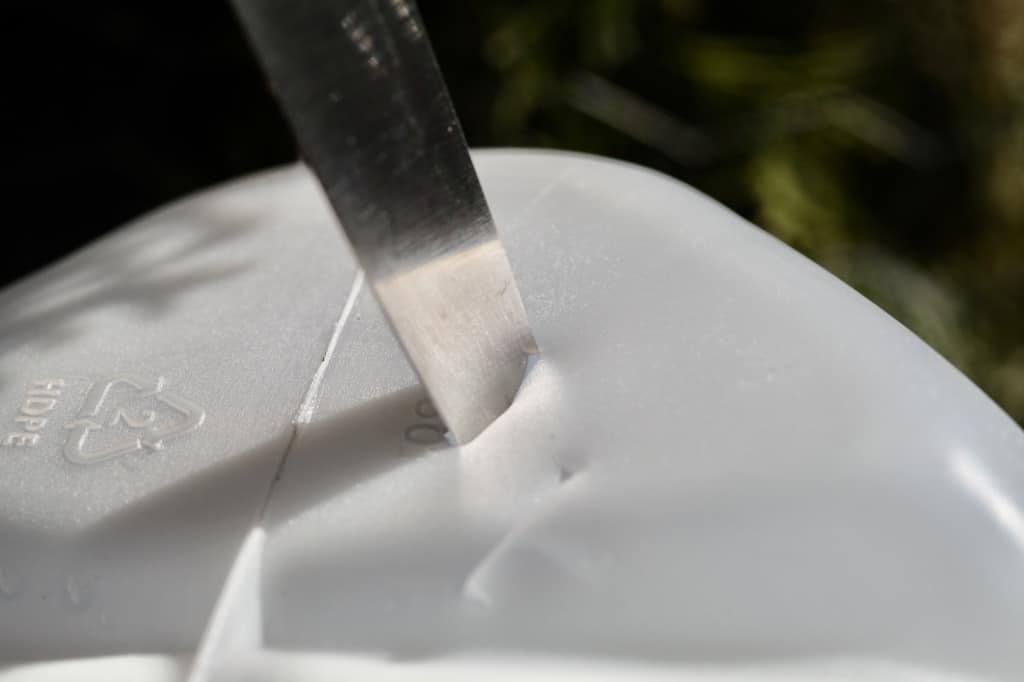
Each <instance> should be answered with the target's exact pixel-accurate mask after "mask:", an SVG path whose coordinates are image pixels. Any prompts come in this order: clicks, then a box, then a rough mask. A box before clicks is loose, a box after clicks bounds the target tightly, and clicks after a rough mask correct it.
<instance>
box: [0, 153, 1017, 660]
mask: <svg viewBox="0 0 1024 682" xmlns="http://www.w3.org/2000/svg"><path fill="white" fill-rule="evenodd" d="M476 162H477V166H478V170H479V173H480V175H481V179H482V181H483V183H484V188H485V191H486V192H487V195H488V198H489V200H490V202H491V205H492V209H493V212H494V214H495V216H496V219H497V221H498V225H499V228H500V229H501V231H502V235H503V238H504V240H505V242H506V244H507V246H508V249H509V253H510V256H511V259H512V262H513V267H514V269H515V271H516V273H517V277H518V279H519V283H520V287H521V289H522V291H523V295H524V299H525V303H526V306H527V309H528V311H529V314H530V318H531V321H532V323H533V326H534V331H535V333H536V336H537V339H538V342H539V343H540V345H541V348H542V350H543V356H542V358H541V360H540V362H539V363H538V364H537V365H536V366H535V367H534V368H533V370H532V371H531V373H530V375H529V376H528V378H527V382H526V384H525V385H524V387H523V388H522V390H521V392H520V395H519V397H518V398H517V399H516V402H515V403H514V404H513V406H512V408H511V409H510V410H509V412H508V413H507V414H506V415H504V416H503V417H502V418H501V419H499V420H498V422H496V423H495V424H494V425H493V426H492V427H491V428H490V429H488V430H487V431H485V432H484V433H483V434H482V435H481V436H480V437H479V438H477V439H476V440H475V441H473V442H472V443H471V444H469V445H468V446H466V447H463V448H461V449H455V448H450V447H448V446H447V444H446V442H445V441H444V440H443V437H442V435H441V434H442V433H443V427H442V426H441V425H440V423H439V422H438V421H437V419H436V416H435V415H434V413H433V411H432V410H431V408H430V406H429V404H427V403H426V402H425V401H424V400H423V394H422V391H421V390H420V389H419V387H418V386H417V384H416V381H415V379H414V377H413V375H412V373H411V372H410V371H409V369H408V367H407V365H406V363H405V361H404V359H403V358H402V356H401V353H400V351H399V349H398V347H397V345H396V344H395V342H394V340H393V339H392V337H391V335H390V332H389V331H388V328H387V325H386V324H385V323H384V321H383V319H382V317H381V315H380V312H379V310H378V309H377V307H376V305H375V304H374V302H373V300H372V298H371V297H370V296H369V294H368V291H366V289H365V287H363V286H362V280H361V277H360V276H359V274H358V273H357V272H355V270H354V267H353V266H352V261H351V258H350V257H349V255H348V253H347V251H346V248H345V246H344V245H343V243H342V240H341V239H340V237H339V236H337V234H336V229H335V228H334V226H333V225H332V223H331V219H330V217H329V212H328V209H327V207H326V205H325V203H324V202H323V199H322V197H321V196H320V195H319V193H318V192H317V191H316V189H315V186H314V183H313V181H312V180H311V178H310V177H309V176H308V175H307V173H306V171H304V170H303V169H300V168H293V169H288V170H284V171H279V172H276V173H271V174H267V175H264V176H260V177H257V178H254V179H250V180H246V181H243V182H240V183H237V184H234V185H231V186H229V187H225V188H223V189H220V190H217V191H214V192H212V193H208V194H205V195H202V196H199V197H197V198H195V199H192V200H189V201H186V202H184V203H182V204H178V205H176V206H174V207H171V208H170V209H167V210H165V211H161V212H160V213H158V214H155V215H153V216H150V217H149V218H146V219H144V220H143V221H141V222H140V223H138V224H137V225H134V226H132V227H130V228H128V229H127V230H125V231H123V232H120V233H117V234H115V235H113V236H111V237H109V238H108V239H106V240H104V241H103V242H100V243H98V244H97V245H95V246H94V247H92V248H91V249H89V250H87V251H86V252H83V253H82V254H79V255H78V256H76V257H74V258H72V259H70V260H69V261H67V262H65V263H63V264H61V265H59V266H58V267H56V268H54V269H51V270H49V271H47V272H44V273H41V274H40V275H39V276H38V277H36V278H34V279H32V280H29V281H27V282H25V283H23V284H21V285H20V286H19V287H17V288H15V289H13V290H10V291H8V292H6V293H5V294H4V295H3V297H2V298H0V313H2V316H3V320H4V332H5V333H4V337H3V341H2V344H3V345H2V346H0V407H3V410H5V411H4V412H3V414H2V415H0V416H2V417H3V418H4V419H5V423H4V426H5V428H6V429H7V430H6V432H5V433H4V438H9V439H10V443H8V444H5V445H0V658H2V659H6V660H10V661H29V660H36V661H41V660H45V659H54V658H66V657H71V656H113V655H116V654H127V653H130V654H147V655H149V657H148V658H147V657H136V658H132V659H122V658H116V659H115V658H110V659H97V660H93V661H90V662H89V663H88V666H91V667H89V668H88V671H102V670H103V669H104V668H103V664H104V662H109V663H110V665H111V666H115V665H120V666H121V668H119V669H118V670H127V671H129V672H126V673H124V675H125V676H126V677H125V679H128V677H127V676H128V675H129V674H130V675H131V679H135V680H143V679H154V680H164V679H176V677H174V676H178V677H187V676H191V679H193V680H203V679H239V680H242V679H245V680H253V679H258V680H285V679H288V680H294V679H302V678H303V676H305V677H308V679H336V676H338V675H343V674H349V675H355V676H358V677H359V678H360V679H396V678H403V679H404V678H408V679H424V678H428V677H429V676H431V675H434V676H436V678H437V679H458V678H459V676H460V675H462V676H464V677H465V678H466V679H470V676H474V678H477V679H478V678H479V675H483V674H488V675H497V674H505V675H508V676H517V677H518V676H521V675H522V674H524V672H525V671H529V673H530V674H536V675H543V674H550V675H551V676H552V678H556V679H576V678H580V679H591V678H594V677H597V676H601V675H605V676H607V675H611V676H615V677H623V678H629V679H636V678H637V676H639V675H646V676H649V677H650V678H651V679H663V678H664V679H707V680H726V679H729V680H748V679H773V680H774V679H794V680H795V679H844V680H845V679H901V680H902V679H914V676H919V677H920V678H921V679H926V678H927V679H933V678H935V677H936V676H939V675H943V676H945V678H948V679H1000V680H1002V679H1005V680H1013V679H1019V678H1020V677H1021V676H1024V647H1022V646H1021V645H1020V642H1021V641H1024V578H1022V576H1024V512H1022V509H1021V504H1022V501H1024V434H1022V433H1021V431H1020V429H1018V428H1017V426H1016V425H1014V424H1013V423H1012V422H1011V421H1010V420H1009V418H1008V417H1006V416H1005V415H1004V414H1003V413H1002V412H1001V411H1000V410H999V409H998V408H997V407H996V406H995V405H994V404H992V403H991V401H989V400H988V399H987V398H986V397H985V396H984V395H983V394H981V392H980V391H978V390H977V389H976V388H975V387H974V386H973V385H972V384H971V383H970V382H968V381H967V380H966V379H965V378H964V377H963V376H962V375H961V374H959V373H958V372H957V371H956V370H954V369H953V368H952V367H950V366H949V365H948V364H947V363H946V362H945V361H943V360H942V359H941V358H939V357H938V356H937V355H936V354H935V353H934V352H932V351H931V350H930V349H929V348H927V347H926V346H925V345H924V344H923V343H921V341H919V340H918V339H917V338H915V337H914V336H913V335H911V334H910V333H909V332H907V331H906V330H905V329H904V328H902V327H901V326H900V325H899V324H897V323H896V322H894V321H893V320H892V319H890V318H889V317H887V316H886V315H885V314H884V313H882V312H881V311H879V310H878V309H877V308H875V307H874V306H873V305H871V304H870V303H868V302H867V301H866V300H864V299H863V298H861V297H860V296H859V295H858V294H856V293H855V292H853V291H852V290H850V289H849V288H847V287H846V286H845V285H843V284H842V283H840V282H838V281H837V280H835V279H834V278H833V277H831V276H830V275H828V274H827V273H825V272H824V271H822V270H821V269H819V268H818V267H817V266H815V265H813V264H812V263H810V262H808V261H807V260H805V259H804V258H802V257H801V256H799V255H797V254H795V253H794V252H793V251H791V250H790V249H788V248H787V247H785V246H783V245H782V244H780V243H778V242H777V241H775V240H773V239H772V238H770V237H768V236H766V235H765V234H763V233H762V232H760V231H759V230H757V229H756V228H754V227H752V226H750V225H748V224H746V223H745V222H743V221H742V220H740V219H739V218H737V217H736V216H734V215H733V214H731V213H729V212H728V211H726V210H725V209H723V208H722V207H721V206H719V205H717V204H715V203H713V202H711V201H709V200H708V199H706V198H704V197H702V196H701V195H699V194H697V193H695V192H693V191H692V190H690V189H688V188H686V187H685V186H682V185H680V184H679V183H677V182H675V181H672V180H670V179H667V178H664V177H662V176H659V175H657V174H654V173H651V172H649V171H645V170H642V169H638V168H635V167H630V166H626V165H623V164H619V163H614V162H609V161H603V160H599V159H593V158H587V157H580V156H574V155H568V154H556V153H536V152H485V153H482V154H478V155H477V156H476ZM58 382H63V383H58ZM54 392H57V393H58V395H52V394H53V393H54ZM33 398H38V400H35V401H32V399H33ZM51 400H52V401H53V404H52V405H51V404H50V401H51ZM4 406H5V407H4ZM26 406H27V408H28V409H27V410H26ZM35 413H38V414H35ZM19 419H20V420H19ZM32 419H44V420H45V423H43V422H40V421H31V420H32ZM30 427H37V428H35V430H32V429H31V428H30ZM11 434H23V435H22V436H14V437H13V438H12V437H11ZM33 435H35V436H38V438H35V439H33V438H31V436H33ZM30 441H31V442H30ZM0 442H5V443H6V442H7V441H6V440H0ZM83 665H84V664H83ZM147 665H148V666H150V667H151V674H150V677H149V678H147V677H146V675H147V674H149V673H146V672H145V670H147V669H149V668H147V667H146V666H147ZM55 669H56V668H54V665H53V664H48V663H38V664H35V665H33V666H28V667H25V666H23V667H15V668H11V669H10V670H9V671H8V673H7V674H8V675H10V676H11V679H17V680H50V679H58V678H57V677H47V675H51V674H55V673H53V671H54V670H55ZM65 669H66V668H65ZM81 671H82V674H81V676H79V677H78V679H93V677H89V675H92V676H94V677H95V679H121V678H118V677H116V674H118V673H116V671H115V668H110V671H109V672H108V673H103V672H86V671H87V669H86V668H84V667H83V668H81ZM58 672H59V671H58ZM104 674H106V675H107V677H103V676H102V675H104ZM168 676H171V677H168ZM0 679H3V673H0Z"/></svg>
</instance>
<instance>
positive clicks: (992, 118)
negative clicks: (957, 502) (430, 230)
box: [421, 0, 1024, 423]
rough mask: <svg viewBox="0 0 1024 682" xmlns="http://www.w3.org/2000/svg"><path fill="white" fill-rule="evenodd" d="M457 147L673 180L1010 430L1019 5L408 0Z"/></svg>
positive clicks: (1017, 225)
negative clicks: (965, 389)
mask: <svg viewBox="0 0 1024 682" xmlns="http://www.w3.org/2000/svg"><path fill="white" fill-rule="evenodd" d="M421 6H422V9H423V11H424V14H425V17H426V19H427V22H428V26H429V28H430V29H431V33H432V35H433V38H434V42H435V45H436V47H437V49H438V56H439V59H440V61H441V65H442V68H443V69H444V71H445V73H446V75H447V78H448V81H449V85H450V87H451V89H452V94H453V97H454V99H455V102H456V106H457V107H458V109H459V111H460V114H461V116H462V118H463V123H464V125H465V127H466V131H467V136H468V137H469V139H470V141H471V143H472V144H474V145H475V146H498V145H500V146H509V145H518V146H541V147H547V146H550V147H558V148H563V149H575V150H580V151H586V152H591V153H595V154H602V155H606V156H612V157H618V158H622V159H627V160H630V161H634V162H637V163H640V164H643V165H646V166H650V167H654V168H657V169H659V170H661V171H664V172H666V173H669V174H671V175H674V176H676V177H678V178H680V179H682V180H684V181H686V182H688V183H690V184H692V185H694V186H696V187H698V188H700V189H701V190H703V191H705V192H707V193H708V194H710V195H711V196H713V197H715V198H717V199H719V200H720V201H722V202H723V203H725V204H726V205H728V206H730V207H731V208H732V209H734V210H735V211H737V212H739V213H740V214H742V215H744V216H745V217H747V218H749V219H750V220H752V221H753V222H755V223H756V224H758V225H760V226H761V227H762V228H764V229H765V230H768V231H769V232H771V233H772V234H774V235H776V236H777V237H778V238H780V239H782V240H783V241H785V242H787V243H789V244H791V245H792V246H794V247H795V248H797V249H799V250H800V251H802V252H804V253H805V254H807V255H808V256H810V257H811V258H813V259H814V260H816V261H817V262H819V263H821V264H822V265H823V266H825V267H826V268H828V269H829V270H831V271H832V272H834V273H835V274H836V275H838V276H839V277H841V278H843V279H845V280H846V281H847V282H849V283H850V284H852V285H853V286H855V287H857V288H858V289H859V290H860V291H862V292H863V293H865V294H866V295H867V296H869V297H870V298H871V299H873V300H874V301H875V302H877V303H878V304H879V305H880V306H881V307H883V308H884V309H886V310H887V311H889V312H890V313H891V314H892V315H893V316H895V317H896V318H898V319H899V320H901V321H902V322H903V323H904V324H906V325H907V326H908V327H909V328H911V329H912V330H914V331H915V332H916V333H917V334H919V335H920V336H922V337H923V338H924V339H925V340H927V341H928V342H929V343H930V344H931V345H932V346H933V347H934V348H935V349H936V350H938V351H939V352H940V353H942V354H943V355H945V356H946V357H947V358H948V359H949V360H950V361H952V362H953V363H954V364H956V365H957V366H958V367H960V368H961V369H962V370H963V371H964V372H965V373H966V374H968V375H969V376H970V377H971V378H973V379H974V380H975V381H976V382H977V383H978V384H979V385H980V386H981V387H982V388H983V389H984V390H986V391H987V392H988V393H989V394H990V395H991V396H992V397H993V398H995V399H996V400H997V401H998V402H999V403H1001V404H1002V405H1003V407H1004V408H1005V409H1006V410H1007V411H1008V412H1009V413H1010V414H1011V415H1012V416H1014V417H1015V418H1016V419H1017V420H1018V421H1020V422H1022V423H1024V2H1021V1H1020V0H974V1H973V2H963V1H962V0H863V1H861V2H856V3H852V2H846V1H845V0H817V1H811V0H790V1H788V2H784V3H783V2H750V1H749V0H635V1H630V0H586V1H584V0H517V1H513V0H490V1H488V2H481V3H467V2H456V1H454V0H452V1H451V2H443V1H440V0H435V1H433V2H430V1H428V0H422V1H421Z"/></svg>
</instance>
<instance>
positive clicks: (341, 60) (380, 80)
mask: <svg viewBox="0 0 1024 682" xmlns="http://www.w3.org/2000/svg"><path fill="white" fill-rule="evenodd" d="M233 3H234V6H235V9H236V12H237V13H238V15H239V17H240V18H241V20H242V24H243V26H244V27H245V30H246V32H247V34H248V36H249V39H250V42H251V43H252V45H253V47H254V49H255V52H256V54H257V56H258V59H259V61H260V62H261V63H262V66H263V69H264V71H265V72H266V74H267V76H268V77H269V80H270V84H271V89H272V90H273V92H274V93H275V95H276V97H277V99H278V101H279V103H280V105H281V107H282V109H283V110H284V112H285V115H286V118H287V119H288V120H289V122H290V124H291V127H292V129H293V132H294V134H295V136H296V138H297V140H298V142H299V146H300V149H301V151H302V154H303V156H304V158H305V160H306V161H307V163H308V164H309V165H310V166H311V167H312V169H313V171H314V172H315V173H316V175H317V176H318V178H319V179H320V182H321V183H322V184H323V187H324V189H325V191H326V193H327V196H328V198H329V200H330V203H331V205H332V207H333V208H334V211H335V213H336V214H337V216H338V219H339V220H340V223H341V227H342V229H343V232H344V234H345V235H346V236H347V238H348V240H349V242H350V243H351V245H352V247H353V249H354V251H355V253H356V256H357V258H358V259H359V262H360V265H361V266H362V268H363V270H364V271H365V273H366V276H367V281H368V282H369V283H370V285H371V288H372V290H373V292H374V294H375V296H376V298H377V301H378V302H379V304H380V306H381V308H382V309H383V311H384V313H385V315H386V317H387V318H388V321H389V322H390V324H391V327H392V329H393V331H394V332H395V335H396V337H397V338H398V340H399V342H400V343H401V345H402V347H403V349H404V351H405V353H406V356H407V357H408V359H409V361H410V364H411V365H412V367H413V369H414V370H415V371H416V372H417V374H418V375H419V377H420V380H421V381H422V383H423V385H424V387H425V388H426V390H427V392H428V393H429V395H430V397H431V399H432V401H433V402H434V405H435V407H436V408H437V410H438V412H439V413H440V414H441V417H442V418H443V419H444V420H445V423H446V424H447V426H448V429H449V430H450V431H451V433H452V434H453V435H454V437H455V439H456V440H457V441H458V442H460V443H465V442H467V441H469V440H471V439H472V438H474V437H475V436H476V435H478V434H479V433H480V432H481V431H482V430H483V429H484V428H486V427H487V426H488V425H489V424H490V423H491V422H492V421H494V419H495V418H496V417H498V416H499V415H500V414H501V413H502V412H504V411H505V409H506V408H507V407H508V405H509V404H510V403H511V401H512V398H513V397H514V396H515V393H516V391H517V390H518V388H519V385H520V383H521V382H522V379H523V375H524V372H525V368H526V363H527V358H528V356H529V355H530V354H532V353H534V352H536V344H535V342H534V339H533V335H532V332H531V330H530V326H529V322H528V320H527V316H526V311H525V309H524V307H523V303H522V300H521V297H520V294H519V289H518V287H517V285H516V282H515V279H514V277H513V274H512V269H511V266H510V264H509V260H508V257H507V255H506V252H505V248H504V246H503V244H502V243H501V241H500V239H499V238H498V233H497V230H496V228H495V225H494V221H493V219H492V217H491V213H490V209H489V208H488V206H487V201H486V199H485V197H484V194H483V190H482V189H481V187H480V182H479V180H478V178H477V175H476V171H475V170H474V168H473V164H472V161H471V160H470V156H469V150H468V147H467V145H466V141H465V138H464V136H463V133H462V128H461V126H460V124H459V121H458V118H457V117H456V114H455V109H454V106H453V105H452V102H451V99H450V98H449V95H448V91H447V88H446V86H445V83H444V79H443V77H442V75H441V72H440V69H439V68H438V66H437V62H436V59H435V57H434V53H433V50H432V48H431V46H430V42H429V40H428V37H427V34H426V31H425V30H424V28H423V23H422V20H421V18H420V15H419V12H418V10H417V8H416V7H415V5H414V4H413V3H412V2H411V1H410V0H287V1H286V0H233Z"/></svg>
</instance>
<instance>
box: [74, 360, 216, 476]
mask: <svg viewBox="0 0 1024 682" xmlns="http://www.w3.org/2000/svg"><path fill="white" fill-rule="evenodd" d="M165 383H166V381H165V380H164V378H163V377H160V378H158V379H157V380H156V382H155V383H148V382H146V381H145V380H143V379H140V378H139V377H136V376H131V375H127V376H118V377H114V378H113V379H110V380H109V381H107V382H106V383H97V384H95V385H93V386H92V388H91V389H90V390H89V394H88V396H87V397H86V400H85V404H84V405H83V406H82V409H81V411H80V412H79V414H78V416H77V417H76V418H75V419H74V420H73V421H71V422H69V423H68V424H66V425H65V428H67V429H68V430H69V431H70V432H71V433H70V434H69V436H68V440H67V442H66V443H65V445H64V455H65V456H66V457H67V458H68V459H69V460H71V461H72V462H75V463H76V464H93V463H95V462H102V461H104V460H108V459H113V458H114V457H120V456H122V455H127V454H130V453H133V452H138V451H150V452H156V451H158V450H163V449H164V447H165V446H166V444H167V441H169V440H171V439H174V438H177V437H180V436H182V435H184V434H186V433H189V432H190V431H194V430H196V429H198V428H199V427H200V426H202V424H203V420H204V419H205V418H206V412H205V411H204V410H203V409H202V408H201V407H199V406H198V405H196V404H195V403H193V402H192V401H190V400H186V399H185V398H182V397H181V396H179V395H176V394H174V393H170V392H168V391H166V390H165V388H164V386H165Z"/></svg>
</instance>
